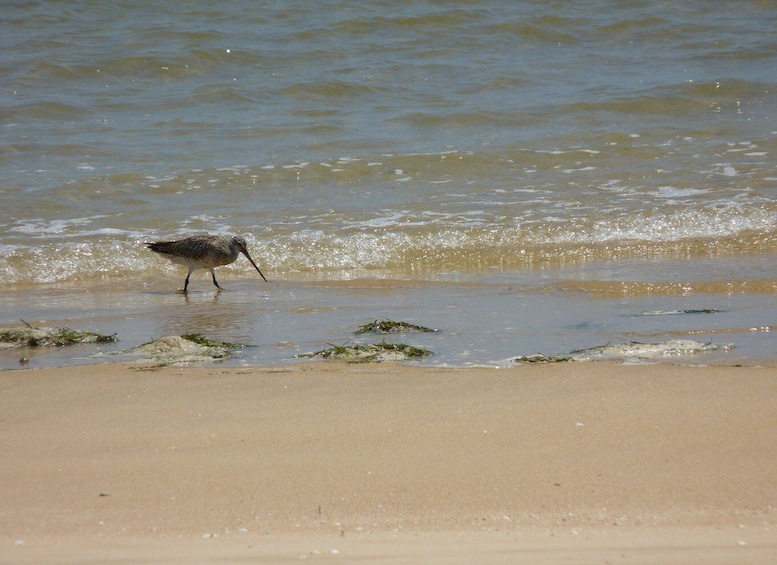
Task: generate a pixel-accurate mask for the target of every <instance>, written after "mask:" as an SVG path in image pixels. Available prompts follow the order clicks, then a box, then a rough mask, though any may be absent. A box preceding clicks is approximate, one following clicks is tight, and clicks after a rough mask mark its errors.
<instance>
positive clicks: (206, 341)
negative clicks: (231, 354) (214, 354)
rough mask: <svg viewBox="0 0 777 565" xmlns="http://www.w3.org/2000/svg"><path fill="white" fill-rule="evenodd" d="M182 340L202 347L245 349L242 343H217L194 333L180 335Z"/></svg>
mask: <svg viewBox="0 0 777 565" xmlns="http://www.w3.org/2000/svg"><path fill="white" fill-rule="evenodd" d="M181 337H182V338H184V339H188V340H189V341H193V342H194V343H197V344H199V345H202V346H204V347H221V348H224V349H230V350H231V349H243V348H244V347H245V344H243V343H232V342H229V341H218V340H214V339H210V338H207V337H205V336H204V335H202V334H201V333H198V332H194V333H188V334H182V335H181Z"/></svg>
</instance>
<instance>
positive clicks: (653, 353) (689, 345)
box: [570, 339, 734, 361]
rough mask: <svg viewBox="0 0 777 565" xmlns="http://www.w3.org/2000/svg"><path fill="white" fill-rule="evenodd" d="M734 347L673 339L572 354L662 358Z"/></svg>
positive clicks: (587, 357)
mask: <svg viewBox="0 0 777 565" xmlns="http://www.w3.org/2000/svg"><path fill="white" fill-rule="evenodd" d="M733 348H734V346H733V345H732V344H728V345H717V344H714V343H702V342H700V341H693V340H690V339H671V340H669V341H663V342H659V343H641V342H638V341H631V342H629V343H620V344H607V345H601V346H597V347H590V348H587V349H578V350H576V351H572V352H570V355H572V357H573V358H574V359H575V360H577V361H588V360H595V359H660V358H665V357H680V356H685V355H694V354H696V353H703V352H706V351H729V350H731V349H733Z"/></svg>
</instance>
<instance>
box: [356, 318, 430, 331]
mask: <svg viewBox="0 0 777 565" xmlns="http://www.w3.org/2000/svg"><path fill="white" fill-rule="evenodd" d="M436 331H437V330H433V329H432V328H427V327H425V326H417V325H415V324H410V323H408V322H395V321H394V320H381V321H380V322H379V321H378V320H375V321H374V322H370V323H369V324H364V325H363V326H361V327H360V328H359V329H357V330H356V331H355V332H354V333H356V334H367V333H373V334H391V333H400V332H436Z"/></svg>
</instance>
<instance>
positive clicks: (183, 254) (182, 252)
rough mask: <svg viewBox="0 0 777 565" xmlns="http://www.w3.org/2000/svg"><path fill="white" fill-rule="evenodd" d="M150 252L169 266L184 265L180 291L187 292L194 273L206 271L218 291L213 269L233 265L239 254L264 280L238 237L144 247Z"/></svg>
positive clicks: (201, 237)
mask: <svg viewBox="0 0 777 565" xmlns="http://www.w3.org/2000/svg"><path fill="white" fill-rule="evenodd" d="M146 247H148V248H149V249H150V250H151V251H154V252H155V253H159V254H160V255H163V256H165V257H167V258H168V259H170V260H171V261H172V262H173V263H178V264H179V265H185V266H186V267H187V268H188V269H189V272H188V273H187V274H186V281H185V282H184V284H183V291H184V292H186V291H187V289H188V288H189V276H190V275H191V274H192V272H194V271H195V270H196V269H208V270H209V271H210V274H211V275H212V276H213V284H215V285H216V288H218V289H219V290H221V287H220V286H219V283H218V282H217V281H216V271H215V268H216V267H220V266H221V265H229V264H230V263H234V262H235V259H237V256H238V255H239V254H240V253H242V254H243V255H245V256H246V257H247V258H248V260H249V261H251V264H252V265H253V266H254V268H255V269H256V270H257V272H258V273H259V274H260V275H261V277H262V278H263V279H264V280H265V282H266V281H267V279H265V278H264V275H262V271H260V270H259V267H257V266H256V263H254V260H253V259H251V256H250V255H249V254H248V248H247V247H246V240H245V239H243V238H242V237H240V236H237V235H235V236H232V237H227V236H223V235H195V236H192V237H187V238H185V239H179V240H177V241H157V242H155V243H147V244H146Z"/></svg>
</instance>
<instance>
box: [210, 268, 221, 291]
mask: <svg viewBox="0 0 777 565" xmlns="http://www.w3.org/2000/svg"><path fill="white" fill-rule="evenodd" d="M210 274H211V275H213V284H215V285H216V288H217V289H219V290H221V287H220V286H219V283H218V281H216V269H213V268H212V269H211V270H210Z"/></svg>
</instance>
